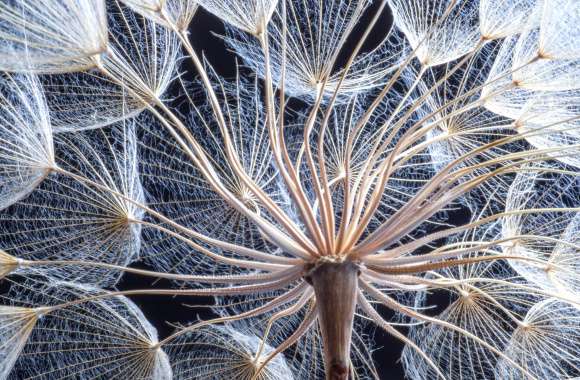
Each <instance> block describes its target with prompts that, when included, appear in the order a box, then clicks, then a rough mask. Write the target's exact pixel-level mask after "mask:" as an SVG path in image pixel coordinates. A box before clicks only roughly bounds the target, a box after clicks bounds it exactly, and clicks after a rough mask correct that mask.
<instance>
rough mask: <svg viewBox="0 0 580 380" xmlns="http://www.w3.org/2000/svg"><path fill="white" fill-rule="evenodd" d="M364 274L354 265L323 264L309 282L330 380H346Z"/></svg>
mask: <svg viewBox="0 0 580 380" xmlns="http://www.w3.org/2000/svg"><path fill="white" fill-rule="evenodd" d="M359 274H360V270H359V267H358V265H357V264H355V263H353V262H351V261H343V262H323V263H321V264H318V265H316V266H315V267H314V268H313V269H312V270H311V271H310V272H309V273H308V274H307V275H306V276H305V279H306V281H308V282H309V283H310V284H311V285H312V287H313V288H314V293H315V295H316V304H317V305H318V323H319V326H320V330H321V332H322V339H323V345H324V357H325V367H326V379H327V380H346V379H348V374H349V373H350V345H351V338H352V324H353V320H354V312H355V308H356V297H357V292H358V277H359Z"/></svg>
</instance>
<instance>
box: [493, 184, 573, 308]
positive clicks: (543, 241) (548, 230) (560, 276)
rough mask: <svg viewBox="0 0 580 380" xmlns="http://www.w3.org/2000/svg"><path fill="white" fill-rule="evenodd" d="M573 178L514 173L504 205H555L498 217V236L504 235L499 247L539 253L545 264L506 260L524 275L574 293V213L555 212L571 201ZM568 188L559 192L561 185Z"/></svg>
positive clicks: (533, 255)
mask: <svg viewBox="0 0 580 380" xmlns="http://www.w3.org/2000/svg"><path fill="white" fill-rule="evenodd" d="M575 187H577V182H576V181H570V180H569V179H568V178H566V177H555V178H553V177H552V178H551V177H550V176H548V175H545V176H542V175H541V174H540V173H537V172H530V173H521V174H518V176H517V177H516V179H515V180H514V182H513V184H512V186H511V187H510V190H509V193H508V198H507V204H506V210H507V211H513V210H519V209H522V208H533V207H535V208H540V207H543V206H547V205H549V206H550V207H554V208H555V210H554V211H553V212H551V213H544V214H541V215H534V214H530V215H514V216H509V217H506V218H505V219H504V221H503V236H504V237H505V238H506V239H510V240H509V242H508V243H507V244H505V246H504V251H506V252H509V253H516V254H518V255H522V256H526V257H531V258H536V259H542V260H543V261H544V262H545V264H543V265H542V264H540V263H531V262H530V263H526V262H519V261H517V260H516V261H510V264H511V265H512V266H513V267H514V268H515V269H516V270H517V271H518V273H520V274H521V275H522V276H524V277H525V278H527V279H528V280H529V281H531V282H533V283H535V284H538V285H539V286H542V287H544V288H545V289H547V290H553V291H557V292H559V293H563V294H568V295H569V296H570V297H572V298H577V297H578V295H579V294H580V282H579V279H580V268H579V267H578V260H577V253H578V234H577V230H578V223H580V216H579V214H578V213H576V212H573V213H566V212H558V208H561V209H562V210H564V209H565V205H566V203H568V202H572V203H573V204H576V203H577V202H578V193H577V191H576V190H575ZM566 188H567V189H569V190H568V191H566V192H565V194H561V193H560V191H561V189H566Z"/></svg>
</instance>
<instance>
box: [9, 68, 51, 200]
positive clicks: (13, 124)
mask: <svg viewBox="0 0 580 380" xmlns="http://www.w3.org/2000/svg"><path fill="white" fill-rule="evenodd" d="M0 91H1V92H0V102H1V103H0V141H2V145H0V182H1V184H0V209H4V208H6V207H8V206H10V205H11V204H13V203H15V202H17V201H18V200H20V199H22V198H25V197H26V196H27V195H28V194H30V192H32V190H34V188H35V187H36V186H38V184H39V183H40V182H42V180H43V179H44V178H45V177H46V176H47V175H48V174H49V172H50V170H51V169H52V168H54V167H55V163H54V160H55V158H54V148H53V142H52V127H51V122H50V117H49V115H48V109H47V107H46V103H45V100H44V96H43V93H42V89H41V87H40V84H39V83H38V80H37V79H36V78H35V77H33V76H10V75H6V76H3V77H2V78H0Z"/></svg>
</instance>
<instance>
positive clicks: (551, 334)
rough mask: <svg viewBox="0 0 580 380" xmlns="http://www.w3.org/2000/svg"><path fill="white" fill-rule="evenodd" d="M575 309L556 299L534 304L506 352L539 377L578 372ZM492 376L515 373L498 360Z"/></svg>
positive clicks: (562, 376) (563, 376)
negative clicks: (494, 373)
mask: <svg viewBox="0 0 580 380" xmlns="http://www.w3.org/2000/svg"><path fill="white" fill-rule="evenodd" d="M579 316H580V312H579V309H578V308H576V307H574V306H571V305H569V304H567V303H565V302H561V301H558V300H556V299H547V300H545V301H542V302H539V303H538V304H536V305H534V306H533V307H532V308H531V309H530V311H529V312H528V314H527V315H526V317H525V319H524V324H523V325H522V326H520V327H519V328H518V329H517V330H516V332H515V333H514V335H513V337H512V339H511V341H510V344H509V346H508V347H507V348H506V351H505V352H506V354H507V355H508V356H509V357H511V358H513V359H515V360H516V361H517V362H518V363H521V364H522V365H523V366H525V367H526V368H527V369H528V370H529V371H530V373H532V374H533V375H534V376H536V377H537V378H539V379H571V378H573V377H574V376H578V374H580V366H579V365H578V356H577V353H578V350H579V349H580V347H578V342H579V341H580V340H579V339H578V337H579V336H580V321H579ZM496 376H498V377H502V378H513V377H517V376H518V375H517V374H515V373H514V372H513V370H512V369H511V368H510V366H508V365H506V364H505V362H504V361H500V362H499V364H498V366H497V369H496Z"/></svg>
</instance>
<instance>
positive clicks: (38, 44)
mask: <svg viewBox="0 0 580 380" xmlns="http://www.w3.org/2000/svg"><path fill="white" fill-rule="evenodd" d="M0 38H1V39H2V44H1V45H0V54H2V63H1V64H0V69H2V70H3V71H34V72H48V73H59V72H74V71H80V70H85V69H87V68H90V67H92V66H94V61H93V59H92V57H93V56H95V55H98V54H100V53H102V52H103V51H105V50H106V48H107V43H108V41H107V12H106V6H105V2H104V1H101V0H95V1H88V2H87V1H79V0H67V1H64V2H63V1H58V0H50V1H48V2H44V3H42V4H40V3H38V2H36V1H28V0H26V1H23V0H15V1H12V0H10V1H6V2H3V3H2V5H0Z"/></svg>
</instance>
